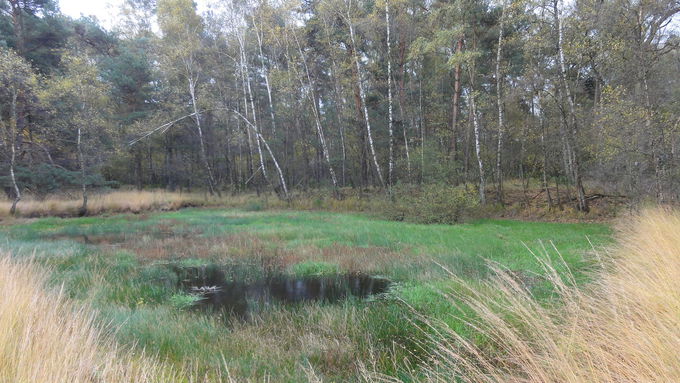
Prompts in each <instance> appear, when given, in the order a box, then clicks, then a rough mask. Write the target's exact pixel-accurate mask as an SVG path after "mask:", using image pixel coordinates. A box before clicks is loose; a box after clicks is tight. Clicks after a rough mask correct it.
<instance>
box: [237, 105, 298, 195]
mask: <svg viewBox="0 0 680 383" xmlns="http://www.w3.org/2000/svg"><path fill="white" fill-rule="evenodd" d="M234 113H236V115H237V116H239V117H241V118H242V119H243V121H245V123H246V126H247V127H249V128H250V129H252V130H253V132H254V133H255V135H256V136H257V139H258V140H262V143H263V144H264V146H265V148H266V149H267V152H268V153H269V156H270V157H271V158H272V161H273V162H274V167H275V168H276V171H277V173H278V174H279V181H281V188H282V189H283V195H284V197H285V199H286V200H288V199H289V195H288V186H286V179H285V177H284V176H283V171H282V170H281V167H280V166H279V161H278V160H277V159H276V156H274V152H273V151H272V149H271V148H270V147H269V144H267V141H266V140H265V139H264V137H262V135H261V134H260V132H259V131H258V130H257V127H256V126H255V125H254V124H252V123H251V122H250V121H249V120H248V118H247V117H245V116H244V115H242V114H241V113H239V112H238V111H236V110H234Z"/></svg>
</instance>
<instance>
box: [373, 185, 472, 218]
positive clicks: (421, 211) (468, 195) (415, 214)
mask: <svg viewBox="0 0 680 383" xmlns="http://www.w3.org/2000/svg"><path fill="white" fill-rule="evenodd" d="M393 193H394V198H393V201H392V203H390V204H389V205H387V211H386V214H387V216H388V217H389V218H390V219H395V220H398V221H402V220H406V221H413V222H419V223H448V224H451V223H457V222H460V220H461V219H462V218H463V217H464V215H465V213H466V212H468V211H469V210H470V209H472V208H474V207H476V206H477V204H478V198H477V192H476V190H474V188H469V187H468V186H467V185H466V186H457V187H452V186H449V185H445V184H431V185H425V186H423V187H414V186H398V187H395V188H394V189H393Z"/></svg>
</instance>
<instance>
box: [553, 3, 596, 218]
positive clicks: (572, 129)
mask: <svg viewBox="0 0 680 383" xmlns="http://www.w3.org/2000/svg"><path fill="white" fill-rule="evenodd" d="M553 7H554V17H555V24H556V27H557V55H558V58H559V64H560V77H561V80H562V87H563V89H564V97H566V98H567V103H568V105H569V115H570V121H569V123H570V125H571V126H567V131H568V140H569V141H571V147H572V149H573V154H572V161H573V172H574V184H575V185H574V186H576V195H577V200H578V206H577V207H578V210H580V211H583V212H587V211H588V210H589V208H588V201H587V200H586V193H585V189H584V187H583V180H582V178H581V169H580V158H579V157H580V155H579V151H578V147H577V131H578V127H577V121H576V106H575V105H574V99H573V98H572V96H571V90H570V89H569V83H568V82H567V68H566V64H565V60H564V44H563V40H564V33H563V25H562V18H561V6H560V0H554V2H553Z"/></svg>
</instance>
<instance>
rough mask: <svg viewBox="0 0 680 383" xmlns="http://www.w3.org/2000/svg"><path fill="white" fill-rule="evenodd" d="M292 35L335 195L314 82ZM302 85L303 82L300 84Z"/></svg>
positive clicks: (300, 49)
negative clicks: (304, 75) (302, 68)
mask: <svg viewBox="0 0 680 383" xmlns="http://www.w3.org/2000/svg"><path fill="white" fill-rule="evenodd" d="M293 36H294V37H295V44H296V45H297V48H298V52H299V53H300V58H301V59H302V64H303V66H304V68H305V74H306V77H307V86H308V87H309V92H310V93H309V95H310V96H309V97H310V101H311V102H312V111H313V113H314V122H315V124H316V133H317V134H318V136H319V141H320V142H321V151H322V154H323V156H324V159H325V160H326V164H327V165H328V172H329V173H330V175H331V181H333V189H334V190H335V194H336V195H337V193H338V179H337V177H336V176H335V170H334V169H333V165H332V164H331V157H330V154H329V153H328V146H327V145H326V138H325V136H324V133H323V127H322V126H321V117H320V115H319V109H318V107H317V104H316V92H315V91H314V83H313V82H312V77H311V76H310V75H309V67H308V66H307V59H306V58H305V54H304V52H303V51H302V47H301V46H300V42H299V41H298V38H297V35H296V34H295V33H293ZM300 82H302V81H300ZM302 85H303V87H304V84H302Z"/></svg>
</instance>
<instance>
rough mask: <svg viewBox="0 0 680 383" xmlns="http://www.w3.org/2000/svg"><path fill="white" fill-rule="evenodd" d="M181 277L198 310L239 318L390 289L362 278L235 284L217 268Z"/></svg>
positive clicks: (195, 270)
mask: <svg viewBox="0 0 680 383" xmlns="http://www.w3.org/2000/svg"><path fill="white" fill-rule="evenodd" d="M182 273H183V275H182V276H181V277H180V285H181V287H182V288H183V289H185V290H186V291H188V292H190V293H192V294H197V295H199V296H200V297H201V298H202V299H201V300H200V301H198V303H197V306H198V307H200V308H203V309H207V310H213V311H220V312H228V313H229V314H231V315H235V316H241V317H247V316H248V314H249V313H251V312H254V311H256V310H258V309H261V308H262V307H263V306H267V305H269V304H272V303H284V304H294V303H299V302H305V301H321V302H328V303H333V302H338V301H340V300H342V299H346V298H348V297H358V298H366V297H369V296H371V295H375V294H381V293H384V292H386V291H387V289H388V287H389V285H390V281H389V280H387V279H384V278H378V277H372V276H369V275H365V274H340V275H332V276H310V277H293V276H288V275H275V276H269V277H266V278H261V279H257V280H254V281H251V282H234V281H230V280H228V278H227V277H226V274H225V272H224V271H223V270H222V269H220V268H218V267H191V268H184V269H183V270H182Z"/></svg>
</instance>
